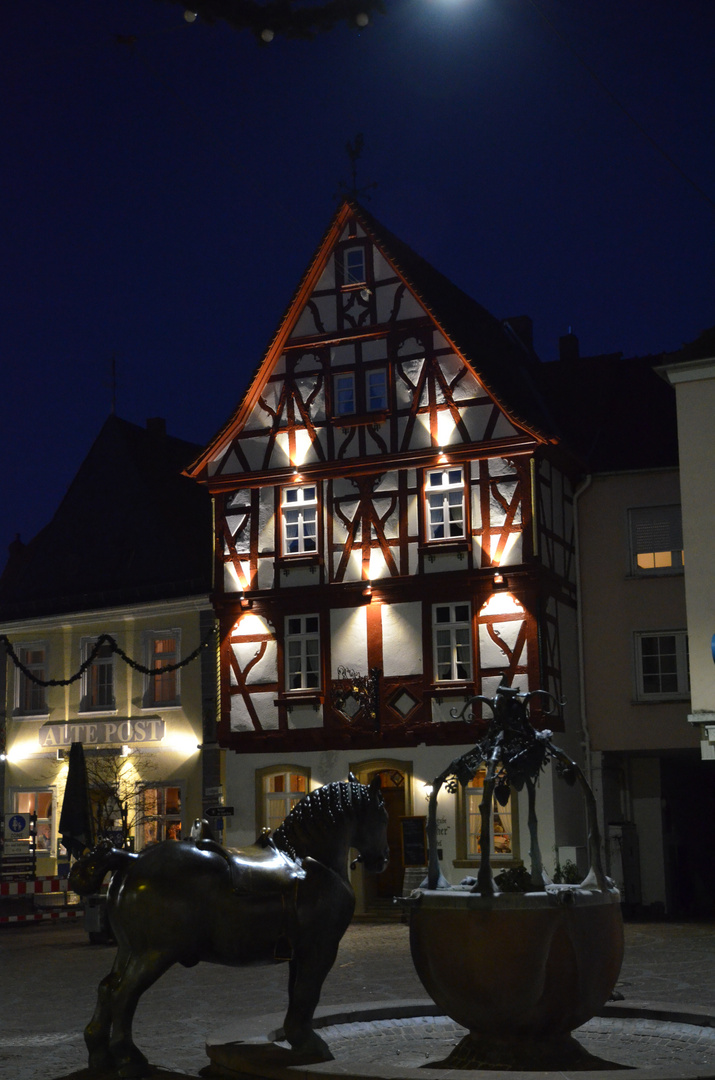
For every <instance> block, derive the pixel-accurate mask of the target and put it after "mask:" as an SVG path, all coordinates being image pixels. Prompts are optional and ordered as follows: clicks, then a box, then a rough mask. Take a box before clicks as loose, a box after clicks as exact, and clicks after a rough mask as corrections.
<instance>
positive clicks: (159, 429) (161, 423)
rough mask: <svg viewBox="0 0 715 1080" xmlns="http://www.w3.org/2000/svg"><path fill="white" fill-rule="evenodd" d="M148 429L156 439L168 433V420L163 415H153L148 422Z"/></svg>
mask: <svg viewBox="0 0 715 1080" xmlns="http://www.w3.org/2000/svg"><path fill="white" fill-rule="evenodd" d="M146 429H147V431H148V432H149V434H150V435H152V436H153V437H154V438H155V439H162V438H163V437H164V436H165V435H166V420H165V419H164V417H163V416H151V417H150V418H149V419H148V420H147V422H146Z"/></svg>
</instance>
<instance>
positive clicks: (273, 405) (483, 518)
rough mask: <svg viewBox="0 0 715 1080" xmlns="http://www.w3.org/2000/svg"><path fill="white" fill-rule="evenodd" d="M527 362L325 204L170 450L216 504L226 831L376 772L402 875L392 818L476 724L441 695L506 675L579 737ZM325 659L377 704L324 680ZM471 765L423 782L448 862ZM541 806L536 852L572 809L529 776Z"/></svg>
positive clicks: (507, 339) (559, 554) (505, 334)
mask: <svg viewBox="0 0 715 1080" xmlns="http://www.w3.org/2000/svg"><path fill="white" fill-rule="evenodd" d="M539 366H540V365H539V362H538V360H537V359H536V357H535V356H534V354H533V350H532V347H531V341H530V323H529V320H528V319H524V318H521V319H514V320H511V321H509V322H505V323H500V322H499V321H498V320H496V319H495V318H493V317H492V316H491V315H490V314H489V313H488V312H486V311H485V310H484V308H482V307H481V306H480V305H479V304H477V303H475V301H473V300H472V299H471V298H469V297H468V296H466V295H465V294H464V293H462V292H461V291H460V290H459V289H457V288H456V287H455V286H454V285H453V284H452V283H451V282H449V281H448V280H447V279H446V278H444V277H443V276H442V275H441V274H439V273H438V272H437V271H436V270H434V269H433V268H432V267H431V266H429V265H428V264H427V263H426V262H424V260H422V259H421V258H420V257H418V256H417V255H416V254H415V253H414V252H413V251H412V250H411V249H410V248H408V247H407V246H406V245H405V244H403V243H402V242H401V241H399V240H398V239H397V238H396V237H394V236H393V235H391V234H390V233H389V232H387V230H385V229H384V228H383V227H382V226H381V225H379V224H378V223H377V222H376V221H375V220H374V218H372V217H371V216H370V215H368V214H367V213H366V212H365V211H364V210H363V209H362V208H361V207H360V206H358V205H357V204H356V203H354V202H352V201H346V202H344V203H343V205H342V206H341V207H340V208H339V210H338V212H337V214H336V215H335V217H334V219H333V221H332V223H331V225H330V227H329V229H328V231H327V233H326V235H325V237H324V239H323V241H322V243H321V244H320V247H319V248H318V250H317V252H316V254H315V256H314V258H313V260H312V262H311V264H310V266H309V267H308V270H307V271H306V274H305V276H304V277H303V280H302V282H301V283H300V285H299V287H298V290H297V292H296V294H295V296H294V299H293V301H292V303H291V304H290V306H289V308H288V310H287V312H286V314H285V316H284V318H283V320H282V322H281V324H280V326H279V328H278V330H277V332H276V334H275V337H274V339H273V341H272V343H271V345H270V347H269V349H268V351H267V353H266V355H265V357H264V359H263V361H262V363H261V364H260V366H259V368H258V370H257V371H256V373H255V375H254V377H253V380H252V382H251V383H250V385H249V387H248V389H247V390H246V392H245V394H244V397H243V400H242V401H241V403H240V405H239V407H238V409H237V410H236V412H235V413H234V415H233V416H232V417H231V418H230V419H229V421H228V422H227V424H226V425H225V427H224V428H223V429H222V430H221V431H220V432H219V433H218V435H217V436H216V438H215V439H214V440H213V441H212V442H211V444H210V445H209V446H208V447H207V448H206V450H205V451H204V452H203V453H202V454H201V455H200V457H199V458H198V459H197V460H196V462H195V463H194V464H193V465H192V466H191V468H190V469H188V470H187V473H188V475H191V476H193V477H195V478H197V479H198V480H200V481H201V482H202V483H203V484H205V485H206V486H207V487H208V489H209V490H210V492H211V493H212V495H213V496H214V499H215V503H216V583H217V588H216V593H215V603H216V610H217V615H218V618H219V622H220V633H221V720H220V741H221V744H222V745H223V746H225V747H227V748H228V749H230V750H232V751H234V753H232V754H230V755H229V756H228V759H227V785H228V788H229V791H230V801H231V803H233V804H235V808H236V816H235V817H234V818H232V819H229V823H228V830H229V831H228V841H229V842H230V843H234V844H236V843H243V842H246V841H250V840H252V839H253V836H254V834H255V833H256V831H257V830H258V829H260V828H261V827H264V826H274V825H275V824H276V823H277V822H278V821H279V820H280V819H281V818H282V817H283V815H284V813H285V812H286V810H287V809H289V808H290V806H291V805H292V803H293V802H294V801H295V800H296V799H298V798H299V797H300V795H301V794H302V793H303V792H304V791H305V790H307V789H308V788H310V787H314V786H318V785H320V784H323V783H326V782H328V781H331V780H334V779H338V778H343V779H344V778H345V777H346V776H347V773H348V770H349V769H351V770H352V771H353V772H354V773H355V774H356V775H357V776H358V777H359V778H361V779H362V780H367V779H368V778H370V777H371V776H373V775H374V774H375V773H380V774H381V776H382V779H383V787H384V789H385V796H386V799H387V802H388V808H389V810H390V814H391V823H392V825H391V828H392V830H393V835H392V837H391V848H392V861H391V870H390V871H389V872H388V873H387V874H386V875H384V877H383V878H382V879H378V882H377V884H376V885H373V886H371V887H372V888H373V889H375V888H376V889H377V894H378V898H379V896H380V895H384V896H392V895H393V894H394V893H395V892H399V890H400V889H401V887H402V884H403V870H404V862H403V851H402V844H401V819H403V818H404V817H413V818H416V819H418V820H417V824H418V826H419V819H421V818H422V817H423V816H424V814H425V812H426V785H428V784H429V783H430V781H431V780H432V779H433V778H434V777H435V776H436V775H437V774H438V773H440V772H441V771H442V769H443V768H444V767H445V765H446V764H447V763H448V762H449V761H450V760H451V759H452V758H454V757H455V756H457V755H458V754H460V753H462V752H463V751H465V750H466V749H468V748H470V747H471V746H473V744H474V742H475V741H476V737H477V736H476V725H473V724H469V723H467V722H466V721H465V720H463V719H459V718H455V713H456V711H459V710H461V709H462V708H463V707H464V705H465V703H466V702H467V700H468V699H469V698H470V697H471V696H472V695H475V694H478V693H481V694H485V695H488V696H491V695H493V694H494V692H495V691H496V688H497V685H498V684H499V682H500V680H501V678H502V677H504V676H505V677H506V678H507V679H508V680H509V681H511V682H513V683H514V684H516V685H518V686H520V687H522V688H524V689H527V688H529V689H537V688H540V687H543V688H545V689H548V690H550V691H552V692H553V693H554V694H555V695H556V696H557V697H559V698H560V699H564V698H565V699H566V706H565V708H564V713H563V719H559V718H556V719H554V718H548V720H547V723H548V726H550V727H554V728H556V729H557V730H560V729H561V727H562V724H563V725H565V730H564V731H563V733H561V734H559V736H558V741H559V742H561V743H562V744H563V745H564V747H565V748H566V749H567V750H570V751H571V752H572V753H573V754H575V755H576V756H580V753H581V742H582V732H581V729H580V726H579V725H580V718H579V707H578V702H579V693H578V681H577V667H578V661H577V654H576V609H575V603H576V582H575V565H574V534H573V520H572V492H571V485H570V482H569V479H568V476H567V473H568V471H569V470H570V468H571V466H570V465H569V463H568V460H567V459H566V458H565V457H564V456H563V455H562V454H561V453H560V452H559V448H558V447H557V446H556V441H557V432H556V429H555V425H554V422H553V421H552V419H551V418H550V416H549V412H548V408H547V406H546V405H545V403H544V400H543V399H542V397H541V396H540V394H539V391H538V389H537V379H538V368H539ZM346 668H347V669H351V671H352V672H353V673H355V672H357V673H358V674H359V676H360V677H361V679H362V680H363V682H365V681H366V682H367V684H368V685H367V686H363V691H364V693H366V694H369V693H370V692H372V694H373V698H374V700H375V702H376V705H377V707H376V708H373V707H372V705H371V703H370V702H369V701H368V700H367V699H366V697H365V696H364V694H363V696H362V697H360V695H358V696H357V698H355V697H353V698H351V697H347V698H345V696H344V695H345V692H346V691H349V690H350V688H351V686H353V685H357V683H356V682H355V680H354V677H353V675H351V674H350V673H346V672H345V670H344V669H346ZM370 673H372V678H373V681H372V685H370V679H369V675H370ZM359 681H360V680H358V682H359ZM479 782H480V778H477V781H476V782H475V784H474V786H473V787H471V788H468V789H466V791H460V792H459V793H458V795H456V796H451V795H448V794H447V793H444V794H443V795H441V796H440V803H439V810H440V817H441V822H440V833H441V842H442V855H443V871H444V873H445V874H446V876H447V877H448V878H450V879H451V880H452V881H459V880H460V879H461V878H462V877H464V876H465V875H467V874H469V873H470V872H473V871H474V868H475V866H477V865H478V858H479V856H478V852H477V847H476V837H477V816H478V815H477V806H478V801H479V798H480V789H479V786H478V785H479ZM521 800H522V797H521V796H520V797H519V798H518V799H517V798H514V799H512V800H511V802H510V804H509V805H508V806H507V807H506V808H502V809H500V811H499V813H498V814H497V815H496V817H495V821H494V828H493V844H494V849H495V853H496V859H497V862H503V863H507V864H508V863H513V862H514V861H515V860H520V859H524V858H526V851H527V848H528V838H527V836H526V827H525V821H526V817H525V813H524V807H523V805H522V801H521ZM512 803H513V804H514V805H512ZM539 813H540V818H541V826H542V840H543V848H544V855H545V858H546V860H547V862H548V863H549V864H550V865H551V866H553V860H554V855H555V849H556V848H557V847H558V848H560V849H562V852H561V853H562V855H563V854H568V855H571V856H578V855H579V854H580V852H581V850H582V849H583V844H584V815H583V811H582V807H581V804H580V801H579V800H578V797H577V796H574V793H573V791H572V790H571V789H567V788H566V787H565V785H563V784H557V783H554V781H553V778H552V776H551V773H550V772H547V773H545V774H544V775H543V776H542V779H541V782H540V787H539ZM357 885H358V888H359V890H360V889H362V882H361V881H360V880H358V881H357ZM374 900H375V896H374V895H372V894H366V895H362V902H363V903H371V902H373V901H374Z"/></svg>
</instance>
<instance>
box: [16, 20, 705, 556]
mask: <svg viewBox="0 0 715 1080" xmlns="http://www.w3.org/2000/svg"><path fill="white" fill-rule="evenodd" d="M386 6H387V9H388V10H387V15H385V16H383V17H381V18H379V19H378V21H377V22H376V23H375V24H374V25H373V26H371V27H369V28H368V29H367V30H365V31H362V32H359V33H358V32H357V31H352V30H349V29H347V28H341V29H340V30H338V31H336V32H334V33H332V34H330V35H327V36H324V37H322V38H320V39H318V40H316V41H314V42H287V41H285V40H279V39H276V40H275V41H274V42H273V43H272V44H271V45H270V46H268V47H266V48H259V47H258V46H257V45H256V44H255V43H254V41H253V39H252V38H251V37H250V36H249V35H247V34H240V33H237V32H236V31H235V30H232V29H230V28H229V27H228V26H226V25H223V24H218V25H216V26H206V25H204V24H200V23H194V24H193V25H189V24H188V23H187V22H185V20H184V18H183V14H182V8H181V7H180V6H177V5H174V4H160V3H156V2H154V0H101V2H97V0H62V2H60V0H23V2H21V3H16V4H6V5H3V13H2V22H1V25H0V31H1V33H0V92H1V94H2V102H3V107H2V113H3V119H2V131H3V135H2V149H3V154H2V159H3V160H2V164H1V166H0V169H1V171H0V178H1V180H2V187H1V190H2V202H1V204H0V245H1V250H2V255H3V258H2V261H1V263H0V275H1V280H0V309H1V310H0V350H1V357H2V359H1V364H2V391H0V431H1V438H2V443H1V444H0V445H1V447H2V468H1V472H0V564H1V563H2V561H4V552H5V550H6V547H7V544H8V543H9V541H10V540H11V539H12V538H13V536H14V535H15V533H16V532H20V533H21V535H22V537H23V539H25V540H27V539H29V538H30V537H31V536H32V535H34V533H35V532H37V531H38V529H39V528H41V527H42V525H44V524H45V523H46V522H47V521H48V520H49V519H50V517H51V516H52V514H53V513H54V511H55V509H56V508H57V505H58V504H59V501H60V499H61V497H62V495H63V493H64V491H65V489H66V487H67V485H68V484H69V482H70V480H71V479H72V477H73V475H74V473H75V472H76V470H77V468H78V466H79V464H80V463H81V461H82V459H83V457H84V456H85V454H86V452H87V450H88V449H89V446H90V445H91V442H92V440H93V439H94V437H95V436H96V434H97V432H98V430H99V428H100V427H101V425H102V423H103V421H104V419H105V418H106V416H107V414H108V412H109V409H110V402H111V390H110V364H111V358H112V356H115V357H116V365H117V412H118V413H119V415H121V416H123V417H125V418H126V419H128V420H133V421H136V422H138V423H144V421H145V419H146V418H147V417H148V416H156V415H160V416H165V417H166V418H167V422H168V426H169V430H170V431H171V432H172V433H173V434H176V435H180V436H183V437H184V438H188V439H192V440H195V441H197V442H205V441H207V440H208V439H209V438H210V437H211V436H212V434H213V433H214V432H215V430H216V429H217V428H218V427H219V425H220V424H222V423H223V422H224V420H225V419H226V418H227V416H228V415H229V413H230V412H231V410H232V408H233V406H234V404H235V403H236V402H237V401H238V399H239V398H240V396H241V394H242V392H243V389H244V387H245V385H246V381H247V379H248V377H249V375H250V373H251V372H252V371H253V369H254V368H255V366H256V364H257V362H258V361H259V360H260V358H261V355H262V351H263V349H264V347H265V345H266V344H267V342H268V340H269V338H270V337H271V335H272V332H273V330H274V328H275V325H276V323H277V321H278V319H279V317H280V315H281V314H282V312H283V310H284V308H285V305H286V303H287V302H288V300H289V299H290V296H291V294H292V291H293V289H294V287H295V285H296V284H297V281H298V278H299V276H300V274H301V273H302V271H303V269H304V268H305V266H306V264H307V262H308V260H309V258H310V256H311V255H312V253H313V250H314V248H315V247H316V245H317V243H318V241H319V240H320V238H321V236H322V234H323V231H324V229H325V227H326V226H327V224H328V221H329V220H330V217H331V215H332V213H333V210H334V208H335V205H336V201H335V195H336V192H337V191H338V185H339V181H340V180H341V179H342V180H347V179H348V178H349V174H350V170H349V162H348V158H347V155H346V152H345V144H346V142H347V141H348V140H353V139H354V138H355V136H356V134H357V133H358V132H363V133H364V137H365V148H364V153H363V157H362V159H361V162H360V167H359V182H362V183H368V182H376V183H377V185H378V186H377V188H376V189H375V190H374V191H373V192H372V197H371V199H370V200H369V201H366V205H367V207H368V209H369V210H370V211H371V212H372V213H373V214H375V216H376V217H378V218H379V219H380V220H381V221H382V222H383V224H384V225H386V226H387V227H388V228H390V229H391V230H392V231H394V232H395V233H397V234H398V235H399V236H400V237H401V238H402V239H403V240H405V241H407V242H408V243H409V244H411V245H412V246H413V247H414V248H415V249H416V250H417V251H418V252H419V253H420V254H422V255H423V256H425V257H426V258H427V259H429V260H430V261H431V262H432V263H433V264H434V265H435V266H436V267H438V268H439V269H440V270H441V271H442V272H443V273H445V274H447V276H448V277H451V278H452V280H453V281H454V282H455V283H456V284H458V285H459V286H461V287H462V288H463V289H465V290H466V291H467V292H469V293H470V294H471V295H472V296H474V297H475V298H476V299H477V300H479V301H480V302H481V303H482V304H483V305H484V306H485V307H487V308H488V309H489V310H490V311H491V312H493V314H495V315H497V316H499V317H508V316H513V315H518V314H522V313H526V314H529V315H531V316H532V318H533V320H534V328H535V344H536V348H537V351H538V353H539V355H540V356H541V358H542V359H543V360H550V359H553V358H555V356H556V353H557V342H558V337H559V335H561V334H564V333H566V332H567V330H568V329H569V327H573V330H574V332H575V333H576V334H577V335H578V336H579V338H580V341H581V349H582V352H583V353H600V352H613V351H618V350H621V351H623V352H624V353H625V354H626V355H635V354H645V353H653V352H655V353H657V352H661V351H663V350H669V349H674V348H677V347H678V346H679V345H681V344H682V343H684V342H686V341H689V340H691V339H692V338H694V337H695V336H697V334H698V333H699V332H700V331H701V330H703V329H704V328H705V327H707V326H711V325H712V324H713V323H715V288H714V287H713V286H714V278H715V273H714V271H715V249H714V243H713V241H714V239H715V208H714V205H713V202H712V201H711V202H708V200H707V199H705V198H703V197H702V196H701V195H699V194H698V193H697V191H696V190H695V188H694V187H693V184H695V185H697V186H698V187H700V188H701V189H703V190H704V191H705V193H706V194H707V195H708V196H709V198H710V199H711V200H715V3H713V0H599V2H598V3H596V2H589V3H584V2H583V0H538V3H537V4H536V5H535V4H534V3H532V0H386ZM117 35H120V36H128V35H133V36H135V37H136V43H135V44H134V45H131V44H128V43H126V42H125V41H121V40H118V38H117ZM564 39H565V40H564ZM569 46H570V47H571V48H570V49H569ZM572 50H573V51H572ZM574 51H575V53H577V54H578V55H579V56H581V57H582V58H583V61H584V62H585V64H586V65H588V66H589V67H590V68H591V69H592V70H593V71H595V72H596V73H597V75H598V76H599V78H600V79H601V80H602V81H603V83H604V84H605V85H606V87H607V88H608V90H609V91H610V94H612V95H615V97H616V98H617V99H618V101H619V102H620V103H621V104H622V105H623V106H624V107H625V109H626V110H627V111H628V112H629V113H630V114H631V115H632V117H633V118H634V120H635V121H636V122H637V124H639V125H641V127H642V128H643V129H645V130H646V131H647V133H648V134H649V135H650V136H651V138H652V139H654V140H655V142H656V143H657V144H658V146H659V147H660V148H661V149H662V150H663V151H665V153H667V154H668V155H669V156H670V157H671V158H672V159H674V161H675V162H676V163H677V165H678V167H679V169H680V170H682V172H683V173H685V174H686V177H687V178H686V177H684V176H683V175H681V173H680V172H679V171H678V170H677V169H676V168H674V167H673V165H672V164H670V163H668V162H667V161H666V160H665V159H664V157H663V155H662V154H661V153H660V152H659V150H658V149H657V148H655V147H654V146H653V145H652V144H651V142H649V141H648V139H647V138H645V137H644V135H643V134H642V133H641V131H639V130H638V128H637V126H636V125H635V124H634V123H633V122H632V121H631V120H630V119H629V118H628V117H627V116H626V115H625V114H624V112H623V111H622V109H620V108H619V107H618V104H617V103H615V102H614V100H613V98H612V97H611V96H609V94H608V93H606V92H604V89H603V88H602V87H601V86H599V85H598V83H597V82H596V81H594V79H593V78H592V76H591V75H590V74H589V72H588V71H587V70H586V67H584V65H583V64H581V63H580V62H579V60H578V59H577V58H576V56H575V55H574ZM690 181H692V183H691V182H690ZM98 530H99V533H98V542H100V543H101V523H98ZM167 542H170V538H168V537H167Z"/></svg>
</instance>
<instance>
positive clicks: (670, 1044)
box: [201, 1001, 715, 1080]
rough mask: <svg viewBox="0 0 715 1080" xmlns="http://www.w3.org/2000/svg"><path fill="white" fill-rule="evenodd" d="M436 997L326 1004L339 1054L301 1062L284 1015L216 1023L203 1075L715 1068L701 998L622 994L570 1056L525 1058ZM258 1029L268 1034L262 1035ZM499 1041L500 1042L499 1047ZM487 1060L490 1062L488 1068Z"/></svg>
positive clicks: (664, 1076) (684, 1072)
mask: <svg viewBox="0 0 715 1080" xmlns="http://www.w3.org/2000/svg"><path fill="white" fill-rule="evenodd" d="M435 1012H436V1007H435V1004H434V1002H432V1001H409V1002H402V1003H400V1004H396V1003H395V1002H383V1003H375V1004H374V1005H371V1006H365V1005H354V1006H351V1005H346V1006H342V1007H340V1008H338V1009H336V1008H335V1007H330V1006H325V1007H322V1008H320V1009H319V1010H318V1013H317V1015H316V1021H315V1026H316V1028H318V1029H319V1030H320V1034H321V1035H322V1037H323V1038H324V1039H325V1040H326V1042H327V1043H328V1045H329V1046H330V1049H331V1051H332V1053H333V1056H334V1060H333V1061H328V1062H321V1063H318V1064H310V1063H307V1062H302V1063H300V1062H298V1061H296V1060H295V1057H294V1056H293V1055H292V1053H291V1051H290V1049H289V1048H288V1047H287V1044H281V1043H280V1042H278V1041H274V1040H278V1039H279V1038H280V1036H281V1034H282V1032H281V1031H280V1024H281V1022H282V1016H280V1015H277V1014H276V1015H271V1016H265V1017H260V1018H253V1019H252V1020H251V1021H247V1022H246V1023H244V1024H240V1023H239V1024H234V1025H230V1026H229V1027H227V1028H224V1029H222V1030H220V1031H217V1032H215V1033H214V1034H213V1035H212V1036H211V1038H210V1039H209V1040H208V1042H207V1047H206V1049H207V1052H208V1054H209V1057H210V1060H211V1064H210V1065H208V1066H207V1067H206V1068H205V1069H204V1070H202V1074H201V1075H202V1076H205V1077H216V1078H219V1077H221V1078H224V1080H236V1078H237V1077H242V1078H244V1080H258V1078H261V1080H450V1078H451V1080H498V1078H499V1075H500V1073H502V1072H503V1071H504V1070H505V1069H507V1070H509V1071H511V1072H512V1073H513V1074H518V1076H519V1078H520V1080H557V1078H558V1080H569V1077H571V1076H572V1075H573V1077H574V1080H606V1076H605V1074H606V1073H610V1072H612V1071H613V1070H614V1069H628V1070H630V1071H631V1072H632V1073H633V1074H634V1077H633V1080H696V1078H698V1080H703V1078H709V1077H715V1014H713V1012H712V1011H711V1010H708V1009H704V1008H701V1007H698V1006H683V1005H673V1006H668V1005H661V1004H659V1005H658V1006H653V1005H649V1004H646V1003H625V1002H613V1003H610V1004H608V1005H606V1006H604V1007H603V1009H601V1010H600V1012H599V1015H598V1016H597V1017H594V1018H593V1019H592V1020H590V1021H589V1022H588V1023H587V1024H584V1025H583V1027H581V1028H579V1030H578V1031H577V1032H575V1035H574V1038H573V1041H574V1042H575V1043H576V1044H577V1045H579V1046H580V1048H581V1050H580V1051H579V1052H578V1053H577V1055H576V1057H575V1058H574V1059H572V1061H571V1063H570V1064H567V1063H566V1062H564V1064H562V1065H558V1064H549V1063H548V1061H547V1060H546V1059H544V1058H543V1057H540V1058H536V1057H535V1058H534V1060H531V1061H527V1062H520V1063H519V1064H516V1063H513V1064H512V1063H510V1062H509V1061H507V1060H504V1061H502V1062H498V1061H494V1060H492V1061H491V1062H488V1061H483V1062H480V1060H479V1054H480V1047H479V1044H475V1043H473V1042H472V1040H470V1039H469V1037H468V1036H467V1032H466V1031H465V1029H464V1028H462V1027H460V1026H459V1025H458V1024H456V1022H455V1021H453V1020H451V1019H450V1018H449V1017H446V1016H439V1015H435ZM256 1031H265V1032H267V1033H268V1034H267V1035H266V1036H263V1037H258V1038H257V1037H256V1036H255V1032H256ZM493 1047H494V1044H492V1048H493ZM480 1066H481V1067H480Z"/></svg>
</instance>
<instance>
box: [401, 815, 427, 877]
mask: <svg viewBox="0 0 715 1080" xmlns="http://www.w3.org/2000/svg"><path fill="white" fill-rule="evenodd" d="M400 834H401V839H402V864H403V866H426V865H427V818H426V816H425V815H424V814H419V815H416V816H414V817H402V818H400Z"/></svg>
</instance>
